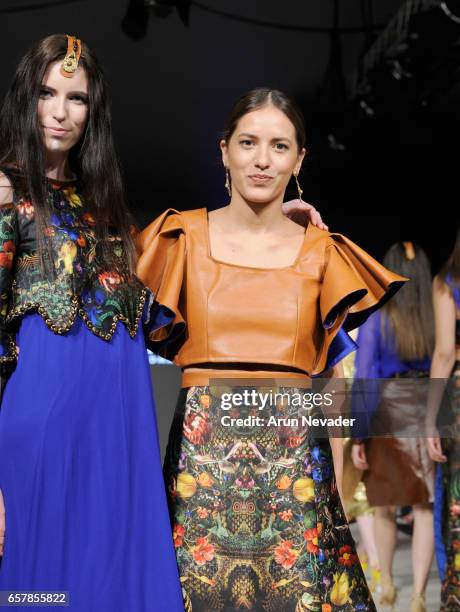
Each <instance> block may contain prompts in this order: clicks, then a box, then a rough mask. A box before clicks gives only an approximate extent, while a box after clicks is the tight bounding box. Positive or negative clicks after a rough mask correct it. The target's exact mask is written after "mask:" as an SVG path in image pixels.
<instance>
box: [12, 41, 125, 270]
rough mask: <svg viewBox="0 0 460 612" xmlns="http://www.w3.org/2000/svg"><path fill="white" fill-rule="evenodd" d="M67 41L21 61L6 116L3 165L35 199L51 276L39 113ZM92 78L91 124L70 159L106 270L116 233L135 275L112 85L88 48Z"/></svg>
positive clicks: (43, 44)
mask: <svg viewBox="0 0 460 612" xmlns="http://www.w3.org/2000/svg"><path fill="white" fill-rule="evenodd" d="M66 51H67V37H66V36H65V35H64V34H53V35H52V36H48V37H46V38H44V39H42V40H40V41H39V42H38V43H37V44H36V45H34V46H33V47H32V48H31V49H30V50H29V51H28V52H27V53H26V54H25V55H24V57H23V58H22V59H21V61H20V62H19V65H18V67H17V69H16V73H15V75H14V77H13V81H12V83H11V86H10V88H9V90H8V92H7V94H6V97H5V100H4V103H3V107H2V109H1V113H0V165H4V166H12V167H14V168H17V169H18V170H19V172H20V174H21V177H22V183H23V186H22V190H23V195H26V194H27V195H28V196H30V198H31V199H32V201H33V203H34V208H35V219H36V223H37V237H38V239H39V253H40V259H41V262H42V265H43V266H44V269H45V271H46V273H47V275H52V274H53V273H54V268H53V266H52V265H49V264H50V262H51V259H50V257H47V256H46V255H45V254H46V253H47V252H48V254H49V255H50V254H51V253H50V250H49V244H48V243H47V239H46V237H44V229H45V227H46V225H47V223H48V219H49V217H50V213H51V211H50V209H49V204H48V202H47V198H46V182H45V180H44V159H43V149H42V137H41V134H40V130H39V126H38V117H37V108H38V101H39V97H40V91H41V87H42V81H43V77H44V75H45V72H46V69H47V67H48V65H49V64H50V63H52V62H55V61H58V60H61V59H63V58H64V56H65V54H66ZM79 65H80V66H81V67H82V68H83V69H84V70H85V72H86V75H87V78H88V107H89V115H88V123H87V126H86V130H85V133H84V135H83V137H82V139H81V141H80V142H79V143H78V144H77V145H75V147H73V149H72V150H71V151H70V154H69V162H70V166H71V168H72V170H73V171H74V172H75V174H76V175H77V176H78V179H79V181H80V183H81V185H82V196H83V198H84V199H85V203H86V204H87V206H88V208H89V210H90V212H91V214H92V215H93V217H94V218H95V220H96V227H95V231H96V236H97V238H98V239H99V240H100V241H101V242H100V244H101V245H102V249H101V250H100V252H101V258H102V261H101V265H104V266H107V268H113V267H116V262H115V261H114V260H113V256H112V255H111V249H109V248H108V235H109V231H110V230H111V229H114V230H116V231H117V232H118V233H119V234H120V236H121V238H122V240H123V243H124V247H125V252H126V254H127V258H128V264H129V269H130V272H132V271H133V269H134V253H135V251H134V245H133V241H132V238H131V234H130V222H129V213H128V209H127V206H126V200H125V194H124V190H123V183H122V178H121V171H120V165H119V161H118V157H117V153H116V151H115V146H114V142H113V137H112V123H111V112H110V104H109V99H108V92H107V84H106V81H105V78H104V75H103V73H102V70H101V68H100V66H99V64H98V62H97V60H96V57H95V56H94V54H93V52H92V51H91V50H90V49H89V47H88V46H87V45H86V44H85V43H82V54H81V58H80V64H79Z"/></svg>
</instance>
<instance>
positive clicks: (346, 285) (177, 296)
mask: <svg viewBox="0 0 460 612" xmlns="http://www.w3.org/2000/svg"><path fill="white" fill-rule="evenodd" d="M137 248H138V252H139V260H138V266H137V274H138V276H139V277H140V279H141V280H142V281H143V282H144V283H145V284H146V285H147V286H148V287H150V288H151V289H152V291H153V293H154V296H155V299H156V300H157V302H159V303H160V304H162V305H163V306H166V307H167V308H168V309H170V310H171V311H173V313H174V320H172V322H170V323H168V324H167V325H165V326H163V327H162V328H160V329H157V330H156V331H154V332H152V333H151V335H150V340H151V341H152V344H153V346H154V349H155V350H156V351H157V352H159V353H160V354H162V355H163V356H165V357H167V358H169V359H173V360H174V362H175V363H176V364H177V365H178V366H180V367H182V368H184V367H187V366H192V365H193V366H199V365H200V364H230V363H231V364H238V363H245V364H271V365H272V366H282V367H283V368H286V367H287V368H292V369H295V370H300V371H302V372H304V373H306V374H307V375H308V376H316V375H319V374H321V373H322V372H323V371H325V370H326V369H327V368H328V367H330V366H331V365H333V364H334V363H337V362H338V361H339V360H340V359H341V358H342V357H344V356H345V354H347V353H348V352H350V350H353V349H354V348H356V345H355V343H354V342H353V341H352V340H351V338H350V337H349V336H348V334H347V333H346V331H347V330H350V329H353V328H355V327H357V326H359V325H360V324H361V323H363V322H364V321H365V320H366V319H367V317H368V316H369V315H370V314H371V313H372V312H373V311H374V310H377V308H379V307H380V306H382V305H383V303H384V302H385V301H386V300H387V299H388V298H389V297H391V295H393V294H394V293H395V292H396V291H397V290H398V289H399V288H400V287H401V286H402V285H403V283H404V282H406V280H408V279H406V278H404V277H402V276H399V275H397V274H394V273H393V272H390V271H389V270H387V269H386V268H384V267H383V266H382V265H381V264H379V263H378V262H377V261H376V260H375V259H373V258H372V257H371V256H370V255H369V254H368V253H366V252H365V251H363V250H362V249H361V248H360V247H358V246H357V245H356V244H354V243H353V242H352V241H351V240H349V239H348V238H346V237H345V236H343V235H341V234H334V233H331V232H327V231H323V230H319V229H318V228H316V227H315V226H314V225H312V224H309V225H308V226H307V228H306V231H305V237H304V241H303V244H302V247H301V249H300V252H299V253H298V256H297V258H296V260H295V262H294V263H293V264H292V265H290V266H287V267H283V268H251V267H245V266H240V265H234V264H229V263H223V262H220V261H217V260H215V259H214V258H213V257H212V256H211V252H210V246H209V232H208V218H207V211H206V209H205V208H200V209H197V210H191V211H186V212H177V211H175V210H172V209H169V210H167V211H166V212H164V213H163V214H162V215H160V216H159V217H158V218H157V219H156V220H155V221H153V223H151V224H150V225H149V226H147V227H146V228H145V229H144V230H143V231H142V232H141V233H140V235H139V236H138V242H137ZM339 332H340V333H339Z"/></svg>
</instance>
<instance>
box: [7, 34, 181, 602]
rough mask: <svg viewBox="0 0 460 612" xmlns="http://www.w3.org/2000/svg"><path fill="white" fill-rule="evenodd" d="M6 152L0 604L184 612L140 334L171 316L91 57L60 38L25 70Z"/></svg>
mask: <svg viewBox="0 0 460 612" xmlns="http://www.w3.org/2000/svg"><path fill="white" fill-rule="evenodd" d="M0 145H1V149H0V165H1V170H2V172H1V173H0V315H1V318H0V321H1V352H0V362H1V366H2V378H3V381H4V383H5V384H4V389H3V395H2V401H1V411H0V490H1V492H2V496H3V500H4V506H5V511H6V531H5V539H4V550H3V559H2V563H1V567H0V591H10V592H16V593H17V592H19V593H27V592H29V593H30V592H33V591H35V592H36V591H41V592H42V593H43V592H45V593H49V595H44V596H43V597H42V598H41V599H39V601H40V602H42V603H44V604H45V609H54V607H55V606H51V605H50V606H48V605H46V604H47V603H50V604H51V603H52V602H54V603H56V602H60V601H63V600H62V596H60V595H59V593H63V592H68V601H69V603H70V606H69V609H70V610H72V612H126V611H127V610H132V611H133V612H152V611H153V612H157V611H158V612H163V611H164V612H166V611H167V612H180V611H181V610H183V603H182V596H181V589H180V583H179V578H178V572H177V566H176V561H175V555H174V547H173V543H172V537H171V530H170V526H169V520H168V513H167V506H166V499H165V492H164V485H163V480H162V473H161V461H160V453H159V447H158V435H157V426H156V421H155V408H154V402H153V396H152V389H151V378H150V369H149V364H148V360H147V353H146V349H145V344H144V337H143V331H142V324H145V325H147V326H148V327H149V329H153V328H155V327H159V326H161V325H162V324H167V323H168V321H169V320H171V317H172V316H173V313H171V312H170V311H168V310H167V309H164V308H162V307H161V306H160V305H158V304H157V303H156V302H154V301H153V299H152V296H151V293H150V292H149V291H148V290H147V289H146V288H145V287H144V285H143V284H142V283H141V282H140V281H139V280H138V278H137V277H136V276H135V274H134V273H133V266H134V252H135V251H134V248H133V244H132V239H131V234H130V224H129V218H128V215H127V209H126V207H125V202H124V197H123V189H122V184H121V179H120V171H119V166H118V162H117V158H116V155H115V151H114V145H113V142H112V135H111V122H110V109H109V105H108V101H107V90H106V85H105V81H104V78H103V75H102V72H101V69H100V67H99V65H98V64H97V62H96V59H95V57H94V55H93V53H92V51H91V50H90V49H89V48H88V47H87V46H86V45H85V44H84V43H81V42H80V41H79V40H78V39H76V38H74V37H71V36H67V37H66V36H65V35H53V36H49V37H47V38H45V39H43V40H41V41H39V42H38V44H36V45H35V46H34V47H33V48H32V49H31V50H30V51H29V52H28V53H27V54H26V55H25V56H24V57H23V59H22V60H21V62H20V64H19V66H18V69H17V71H16V74H15V77H14V79H13V83H12V85H11V87H10V89H9V91H8V93H7V96H6V99H5V103H4V106H3V109H2V112H1V125H0ZM0 518H1V517H0ZM51 594H54V595H51ZM19 597H21V596H19ZM32 597H33V596H32ZM15 601H20V602H22V604H23V606H20V607H19V608H18V609H29V606H30V602H32V601H33V599H31V596H30V595H29V596H25V598H23V599H16V600H15ZM35 601H37V599H35Z"/></svg>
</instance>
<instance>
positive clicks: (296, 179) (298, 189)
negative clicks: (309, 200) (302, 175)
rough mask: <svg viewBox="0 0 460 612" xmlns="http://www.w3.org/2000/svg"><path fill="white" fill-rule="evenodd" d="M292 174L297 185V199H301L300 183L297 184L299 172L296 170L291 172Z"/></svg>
mask: <svg viewBox="0 0 460 612" xmlns="http://www.w3.org/2000/svg"><path fill="white" fill-rule="evenodd" d="M293 174H294V178H295V183H296V185H297V191H298V193H299V200H301V199H302V194H303V189H301V187H300V185H299V179H298V178H297V177H298V176H299V173H298V172H297V173H296V172H293Z"/></svg>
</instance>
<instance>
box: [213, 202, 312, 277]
mask: <svg viewBox="0 0 460 612" xmlns="http://www.w3.org/2000/svg"><path fill="white" fill-rule="evenodd" d="M202 211H203V217H204V233H205V236H206V254H207V256H208V258H209V259H210V260H211V261H213V262H214V263H216V264H220V265H222V266H230V267H232V268H242V269H243V270H260V271H264V270H265V271H269V270H291V269H292V268H295V267H296V266H297V264H298V263H299V261H300V259H301V257H302V254H303V250H304V248H305V243H306V238H307V232H308V230H309V228H310V225H311V221H309V222H308V225H307V227H306V228H305V229H304V233H303V240H302V243H301V245H300V248H299V250H298V252H297V255H296V257H295V259H294V261H293V262H292V263H291V264H289V265H287V266H278V267H276V268H267V267H260V266H245V265H241V264H235V263H231V262H229V261H222V260H220V259H216V258H215V257H214V256H213V254H212V252H211V237H210V233H209V215H208V209H207V208H202Z"/></svg>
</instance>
